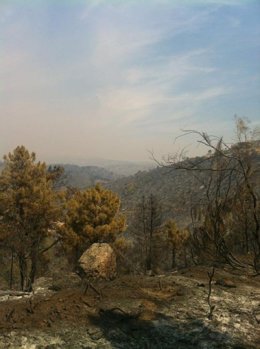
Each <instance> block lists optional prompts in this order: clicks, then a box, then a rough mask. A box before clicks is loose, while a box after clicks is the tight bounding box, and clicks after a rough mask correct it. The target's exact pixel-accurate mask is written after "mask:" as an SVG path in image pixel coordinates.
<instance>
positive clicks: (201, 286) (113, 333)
mask: <svg viewBox="0 0 260 349" xmlns="http://www.w3.org/2000/svg"><path fill="white" fill-rule="evenodd" d="M207 271H208V269H206V268H205V267H203V268H202V267H200V268H199V267H194V268H191V269H186V270H183V271H182V272H176V273H171V274H167V275H157V276H151V277H149V276H140V275H136V276H122V277H119V278H117V279H115V280H113V281H110V282H108V281H96V282H95V283H94V287H95V289H96V290H98V291H99V292H100V293H101V296H99V295H98V293H97V292H95V290H93V289H91V288H89V289H88V290H87V292H86V294H84V289H83V287H77V288H65V289H60V290H57V289H56V290H53V289H52V290H42V292H39V293H35V294H29V295H25V296H19V297H17V296H7V295H6V296H2V297H1V298H0V299H1V302H0V331H1V337H0V348H31V349H32V348H34V349H39V348H41V349H43V348H82V349H83V348H183V349H184V348H237V349H238V348H241V349H242V348H258V347H259V346H258V342H259V338H260V329H259V323H258V322H259V321H260V318H259V317H260V288H259V286H260V278H259V276H257V277H253V276H245V275H243V274H241V273H238V272H236V273H235V272H232V271H230V270H220V269H216V273H215V276H214V281H213V284H212V296H211V301H212V304H213V305H214V306H215V309H214V312H213V319H212V320H209V319H208V318H207V315H208V311H209V306H208V303H207V294H208V278H207ZM54 289H55V288H54Z"/></svg>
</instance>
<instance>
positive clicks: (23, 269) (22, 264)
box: [19, 256, 27, 291]
mask: <svg viewBox="0 0 260 349" xmlns="http://www.w3.org/2000/svg"><path fill="white" fill-rule="evenodd" d="M19 269H20V286H21V290H22V291H23V290H24V287H25V284H26V281H27V262H26V258H25V256H19Z"/></svg>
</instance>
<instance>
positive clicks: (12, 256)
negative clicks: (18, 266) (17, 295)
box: [9, 250, 14, 290]
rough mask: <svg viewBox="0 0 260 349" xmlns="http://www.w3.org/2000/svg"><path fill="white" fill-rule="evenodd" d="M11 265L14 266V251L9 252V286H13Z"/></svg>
mask: <svg viewBox="0 0 260 349" xmlns="http://www.w3.org/2000/svg"><path fill="white" fill-rule="evenodd" d="M13 267H14V251H13V250H12V252H11V267H10V278H9V288H10V290H11V289H12V288H13Z"/></svg>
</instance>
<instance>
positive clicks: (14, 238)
mask: <svg viewBox="0 0 260 349" xmlns="http://www.w3.org/2000/svg"><path fill="white" fill-rule="evenodd" d="M60 206H61V205H60V201H59V195H58V194H57V193H55V192H54V191H53V181H52V176H50V174H49V173H48V171H47V168H46V165H45V163H41V162H36V156H35V153H29V151H28V150H27V149H26V148H25V147H24V146H18V147H17V148H16V149H15V150H14V151H13V153H9V154H8V155H6V156H4V169H3V171H2V174H1V176H0V217H1V223H0V241H2V244H4V245H5V247H7V248H8V249H10V251H12V256H13V255H14V257H15V258H16V259H17V260H18V264H19V271H20V285H21V289H22V290H24V289H25V288H26V289H30V288H31V284H32V283H33V281H34V278H35V276H36V272H37V265H38V261H39V255H40V250H41V246H42V243H43V241H44V239H45V237H46V235H47V234H48V231H49V229H50V228H51V227H52V226H53V223H54V222H55V221H56V220H57V219H58V217H59V214H60Z"/></svg>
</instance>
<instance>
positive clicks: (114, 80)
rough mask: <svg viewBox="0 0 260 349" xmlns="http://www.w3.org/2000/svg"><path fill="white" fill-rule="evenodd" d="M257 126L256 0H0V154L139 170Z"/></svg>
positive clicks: (259, 43)
mask: <svg viewBox="0 0 260 349" xmlns="http://www.w3.org/2000/svg"><path fill="white" fill-rule="evenodd" d="M235 114H236V115H238V116H240V117H247V118H249V119H250V120H251V125H252V127H254V126H255V125H257V123H258V122H259V120H260V0H255V1H254V0H194V1H192V0H190V1H188V0H186V1H185V0H182V1H181V0H179V1H178V0H146V1H145V0H139V1H137V0H125V1H123V0H121V1H120V0H117V1H116V0H114V1H113V0H93V1H92V0H70V1H69V0H31V1H29V0H27V1H26V0H17V1H15V0H0V121H1V127H0V155H1V156H2V154H6V153H8V152H9V151H12V150H13V149H14V148H15V147H16V146H17V145H21V144H23V145H25V146H26V147H27V148H28V149H29V150H30V151H35V152H36V155H37V158H38V159H39V160H44V161H47V162H59V163H60V162H72V163H80V164H83V163H85V162H86V161H87V159H90V158H106V159H118V160H129V161H135V160H138V161H143V160H148V159H149V157H150V154H149V152H150V151H153V152H154V154H155V155H156V157H157V158H160V157H161V156H162V155H165V154H168V153H174V152H175V151H178V150H179V149H181V148H182V147H184V146H187V149H188V151H189V154H191V155H193V154H196V153H200V151H201V148H200V147H199V146H198V145H197V144H196V142H195V143H194V140H192V139H187V138H185V139H184V138H179V139H178V141H175V138H176V137H177V136H178V135H180V134H182V130H184V129H195V130H198V131H205V132H208V133H210V134H214V135H218V136H222V135H223V136H224V137H225V139H226V140H228V141H233V140H234V115H235Z"/></svg>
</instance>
